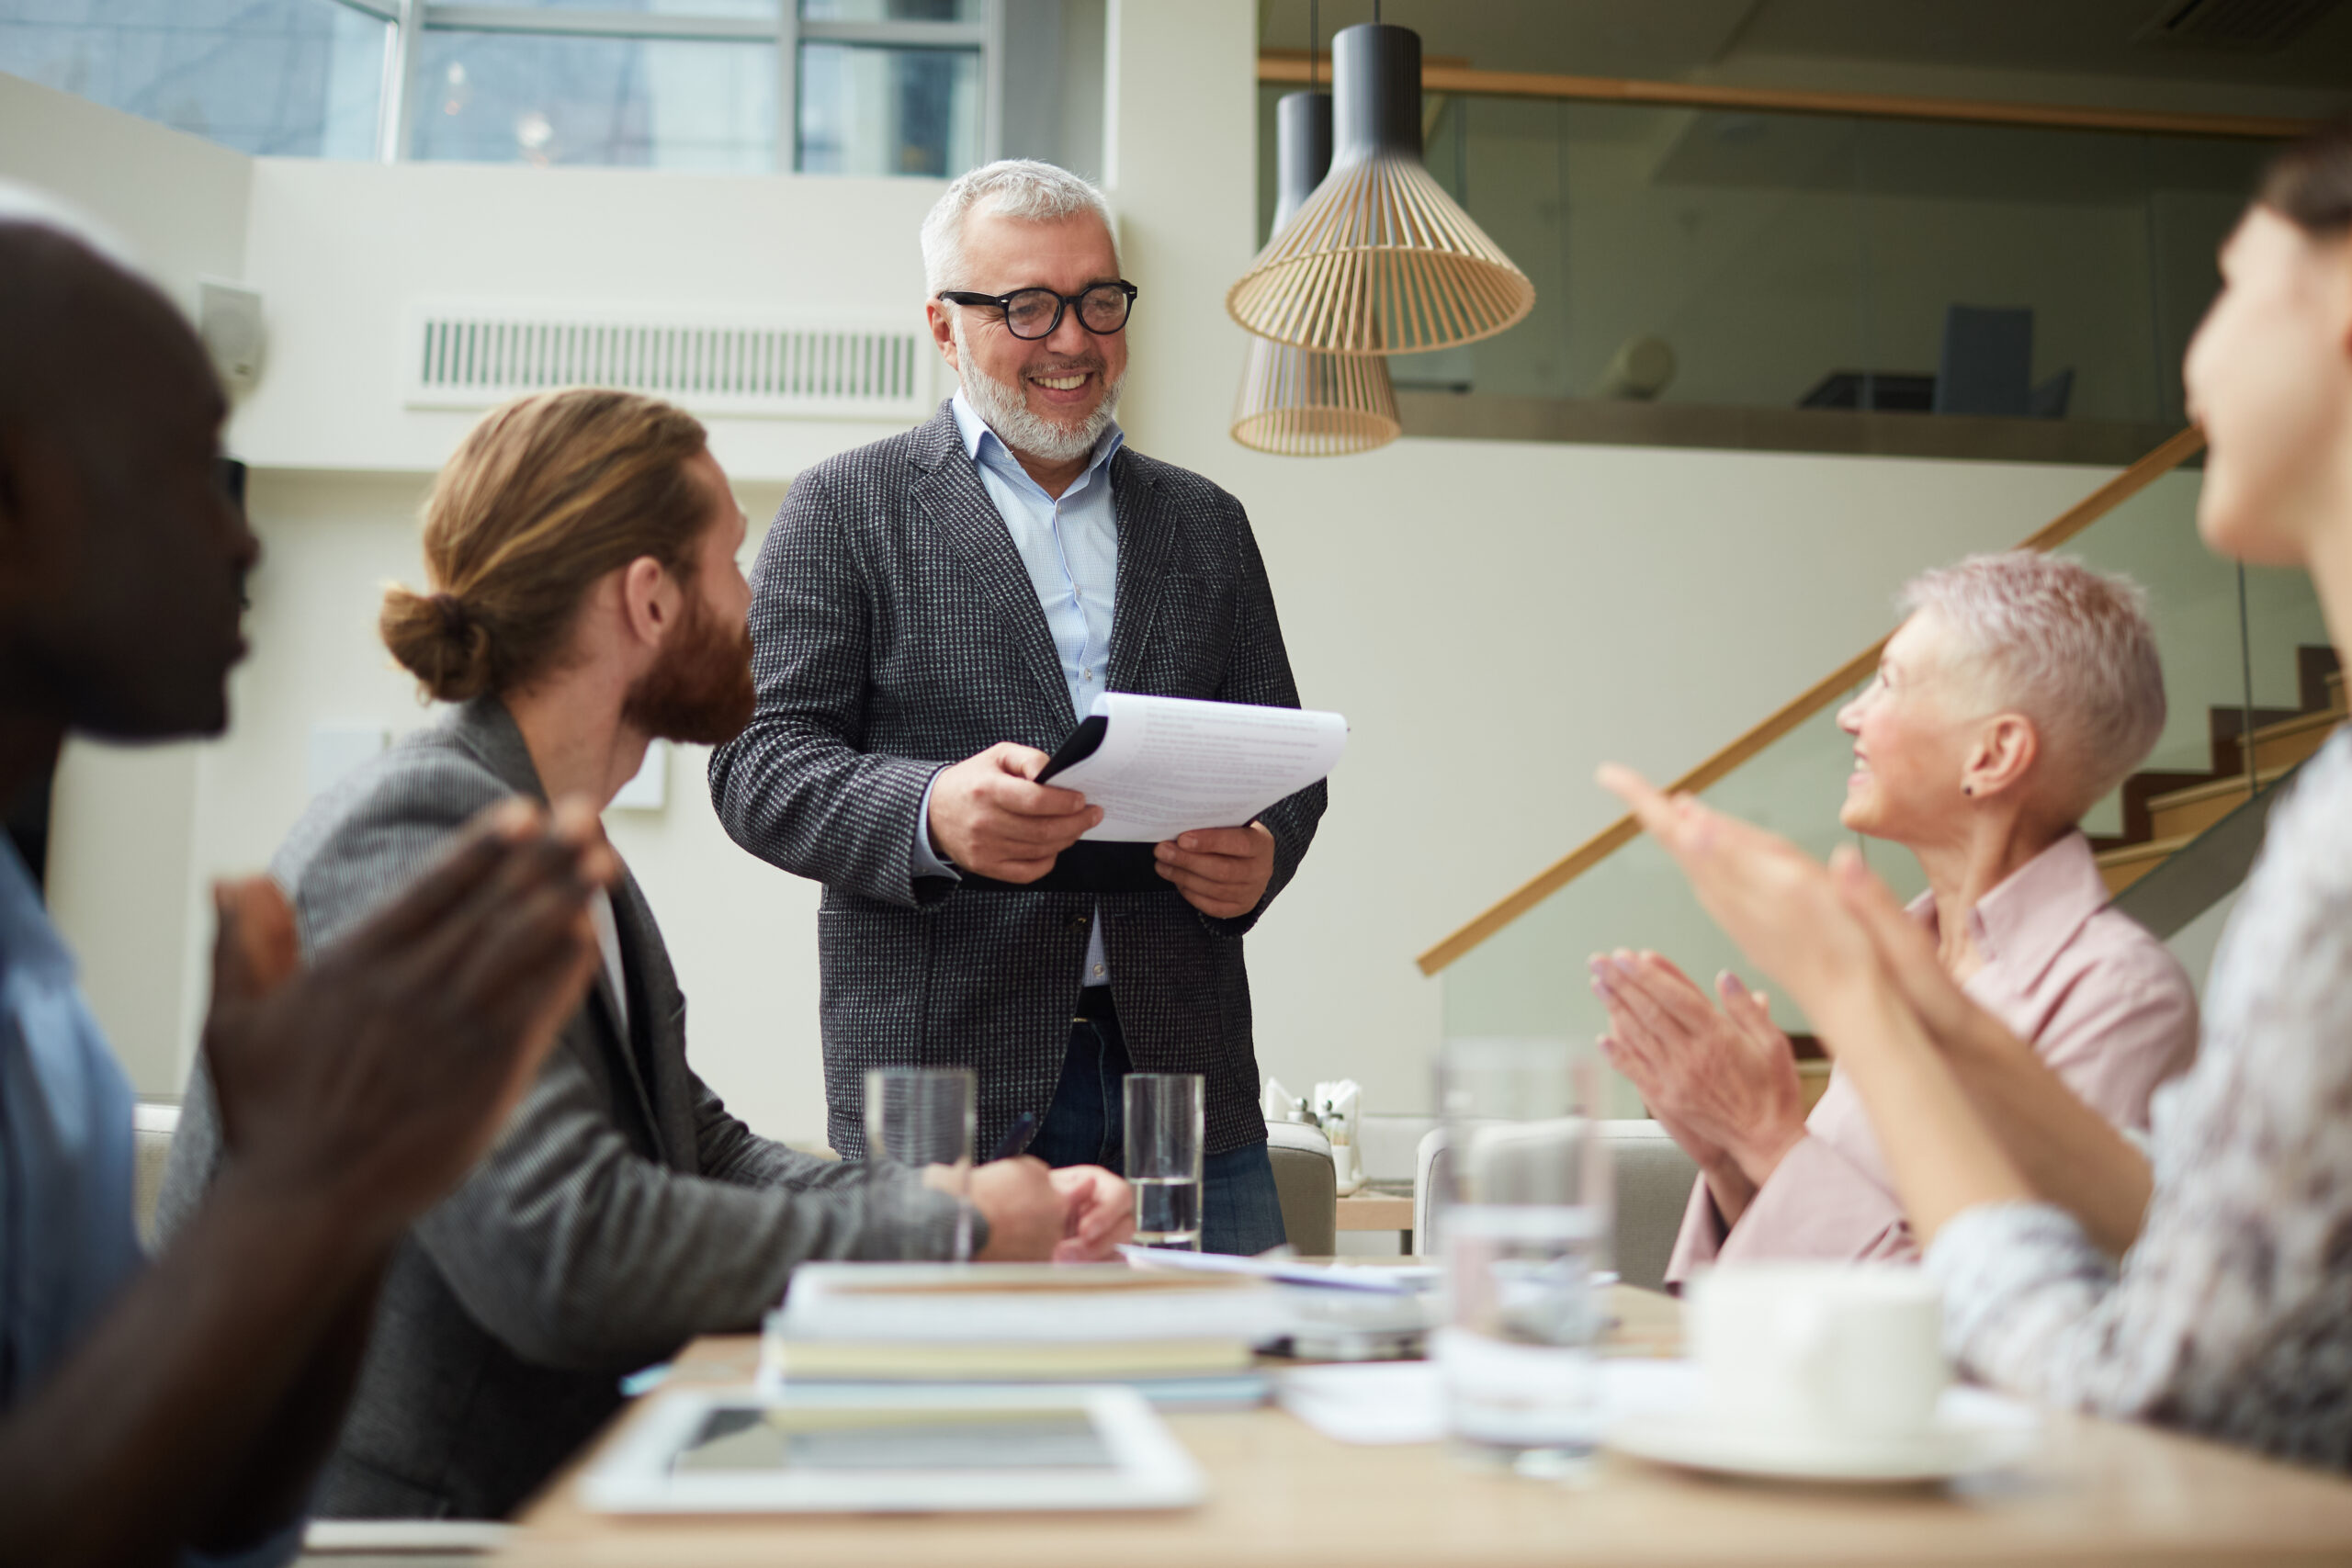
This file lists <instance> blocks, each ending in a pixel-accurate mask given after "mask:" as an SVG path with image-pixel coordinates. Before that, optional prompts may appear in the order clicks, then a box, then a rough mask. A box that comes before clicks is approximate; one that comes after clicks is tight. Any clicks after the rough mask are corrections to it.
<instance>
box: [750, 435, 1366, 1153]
mask: <svg viewBox="0 0 2352 1568" xmlns="http://www.w3.org/2000/svg"><path fill="white" fill-rule="evenodd" d="M1111 483H1112V494H1113V499H1114V507H1115V511H1116V516H1117V520H1118V531H1119V570H1118V601H1117V604H1116V606H1115V610H1114V623H1113V625H1112V628H1111V666H1110V676H1109V685H1110V688H1111V689H1112V690H1114V691H1120V692H1139V693H1147V694H1156V695H1161V696H1173V697H1201V698H1208V699H1213V700H1216V701H1220V702H1235V703H1259V704H1266V705H1278V706H1283V707H1296V706H1297V705H1298V688H1297V685H1296V683H1295V682H1294V681H1293V680H1292V678H1291V671H1290V660H1289V657H1288V656H1287V655H1286V654H1285V653H1284V652H1283V637H1282V628H1281V626H1279V625H1278V624H1277V623H1276V620H1275V617H1274V600H1273V593H1272V590H1271V588H1270V587H1269V586H1268V584H1267V581H1266V569H1265V563H1264V562H1263V561H1262V560H1261V558H1259V554H1258V545H1257V541H1256V539H1255V538H1254V537H1253V536H1252V535H1251V534H1250V519H1249V516H1248V514H1247V513H1244V512H1243V511H1242V508H1241V503H1240V502H1238V501H1236V500H1235V499H1234V498H1233V497H1232V496H1230V495H1227V493H1226V492H1225V491H1222V490H1219V489H1218V488H1217V487H1216V485H1214V484H1211V483H1210V482H1209V481H1208V480H1206V479H1203V478H1201V477H1200V476H1199V475H1197V474H1193V473H1188V472H1186V471H1185V470H1184V469H1182V468H1174V467H1171V466H1170V465H1169V464H1166V463H1162V462H1158V461H1155V460H1154V459H1152V458H1150V457H1143V456H1142V455H1140V454H1138V453H1137V452H1136V451H1135V450H1134V449H1133V448H1132V447H1129V448H1125V449H1123V450H1122V451H1121V452H1120V453H1119V455H1118V456H1117V457H1114V458H1113V459H1112V463H1111ZM752 650H753V651H752V671H753V674H754V676H755V677H756V679H757V682H758V686H759V709H758V713H757V715H756V716H754V717H753V719H752V723H751V726H750V728H747V729H745V730H744V732H743V733H742V734H741V736H740V737H738V738H737V739H734V740H733V741H731V742H729V744H727V745H725V746H722V747H720V748H719V749H718V751H717V752H716V753H715V754H714V755H713V756H712V758H711V761H710V791H711V800H712V803H713V804H714V805H715V806H716V807H718V818H719V820H720V821H721V822H723V823H725V824H726V826H727V830H728V831H729V833H731V834H733V835H734V838H735V841H736V842H737V843H739V844H741V845H742V846H743V847H744V848H745V849H747V850H749V851H751V852H752V853H753V854H755V855H758V856H759V857H760V858H761V859H763V860H765V861H767V862H769V863H772V864H775V865H778V866H781V867H783V868H784V869H785V870H786V871H789V872H793V873H796V874H798V875H801V876H807V877H811V878H814V879H815V880H817V881H820V882H821V883H823V884H824V885H825V893H824V899H823V903H822V906H821V907H820V909H819V912H818V918H817V953H818V963H819V966H820V978H821V993H820V1012H821V1015H822V1020H823V1032H824V1047H825V1089H826V1099H827V1101H828V1104H829V1106H830V1110H831V1121H830V1128H831V1139H832V1145H833V1146H834V1147H835V1148H837V1149H839V1150H841V1151H842V1153H843V1154H844V1155H848V1156H853V1157H854V1156H856V1155H857V1154H858V1153H859V1152H860V1151H862V1150H863V1149H864V1147H865V1125H864V1118H863V1103H864V1078H865V1070H866V1069H867V1068H869V1067H877V1066H946V1065H961V1066H970V1067H972V1068H974V1069H975V1070H976V1071H977V1073H978V1078H979V1085H980V1103H979V1133H978V1141H979V1145H980V1148H981V1149H982V1151H983V1152H985V1151H986V1150H989V1149H991V1148H993V1147H995V1146H996V1145H997V1143H998V1141H999V1139H1000V1138H1001V1137H1002V1135H1003V1134H1004V1133H1005V1132H1006V1130H1007V1129H1008V1128H1010V1127H1011V1126H1012V1123H1013V1122H1014V1121H1015V1120H1016V1119H1017V1118H1018V1117H1019V1116H1021V1114H1022V1113H1023V1112H1024V1111H1026V1112H1033V1113H1035V1114H1036V1115H1037V1116H1038V1117H1039V1118H1040V1119H1041V1120H1042V1119H1043V1117H1044V1115H1045V1112H1046V1108H1047V1107H1048V1106H1049V1105H1050V1104H1051V1103H1052V1100H1053V1095H1054V1087H1055V1084H1056V1082H1057V1079H1058V1077H1059V1076H1060V1072H1061V1064H1062V1056H1063V1054H1064V1052H1065V1050H1066V1048H1067V1046H1068V1043H1069V1025H1070V1016H1071V1009H1072V1006H1073V1005H1074V1004H1075V1003H1076V1001H1077V999H1078V992H1079V987H1080V973H1079V970H1080V964H1081V963H1082V961H1083V960H1084V957H1085V953H1086V945H1087V934H1088V932H1087V924H1088V920H1089V919H1090V918H1091V914H1092V912H1093V910H1094V908H1096V906H1097V903H1098V898H1097V896H1095V895H1093V894H1090V893H1085V892H1040V891H1035V890H1027V891H998V890H982V889H978V888H974V887H970V886H963V885H961V884H958V883H956V882H953V881H950V880H948V879H946V878H943V877H923V878H916V877H915V876H914V875H913V872H912V866H911V861H910V854H911V852H912V849H913V844H914V837H915V832H916V828H917V818H918V817H919V816H920V815H921V811H922V797H923V791H924V789H925V788H926V787H927V786H928V785H929V784H930V783H931V779H932V776H933V774H934V773H938V772H939V771H940V770H941V769H942V768H943V767H945V766H946V765H947V764H949V763H951V762H954V761H958V760H960V759H962V758H965V757H968V756H971V755H973V754H974V753H976V752H978V751H982V750H987V749H988V748H989V746H991V745H994V744H995V743H996V742H998V741H1000V740H1014V741H1019V742H1021V743H1022V744H1023V745H1028V746H1035V747H1036V748H1038V749H1040V750H1048V751H1050V750H1053V749H1054V748H1055V747H1056V746H1057V745H1058V744H1060V742H1061V741H1062V739H1064V738H1065V737H1066V736H1068V735H1069V731H1070V729H1071V728H1073V726H1074V725H1075V723H1076V721H1077V716H1076V715H1075V714H1073V713H1072V712H1071V711H1070V701H1069V685H1068V683H1067V682H1065V681H1064V679H1063V676H1062V669H1061V661H1060V659H1059V657H1058V656H1057V654H1056V652H1055V651H1054V646H1053V639H1052V637H1051V634H1050V633H1049V632H1048V631H1047V629H1046V616H1045V611H1044V610H1043V609H1042V608H1041V607H1040V606H1039V604H1038V603H1037V594H1036V591H1035V588H1034V587H1033V586H1032V585H1031V583H1030V580H1029V574H1028V572H1027V570H1025V569H1024V568H1023V565H1022V562H1021V556H1020V553H1019V551H1018V550H1017V549H1016V548H1015V547H1014V546H1013V542H1012V533H1011V531H1010V530H1009V529H1008V528H1007V527H1006V526H1005V523H1004V519H1003V518H1002V517H1001V516H1000V515H999V514H998V513H997V510H996V507H995V506H994V504H993V503H991V502H989V497H988V492H987V491H984V490H983V489H982V488H981V487H980V480H979V475H978V472H977V471H976V470H975V468H974V467H973V465H972V461H971V459H970V458H969V457H967V456H966V454H965V451H964V447H963V443H962V441H961V439H960V438H959V436H958V434H957V432H956V421H955V417H954V415H953V414H952V413H951V412H949V411H948V409H947V407H946V405H944V404H943V405H941V408H940V411H939V412H938V414H937V415H936V416H935V417H933V419H931V420H930V421H929V422H927V423H923V424H922V425H919V426H917V427H916V428H915V429H913V430H911V431H909V432H908V433H907V434H903V435H899V436H894V437H892V438H891V439H889V440H888V441H879V442H876V443H875V444H874V445H872V446H863V447H860V448H858V449H857V450H856V451H854V452H846V453H842V455H840V456H838V457H831V458H828V459H827V460H825V461H824V462H822V463H820V464H818V465H816V466H815V467H814V468H809V469H808V470H807V471H805V472H803V473H802V474H801V475H800V477H799V478H798V479H796V480H794V481H793V485H792V490H791V492H790V493H789V494H788V495H786V498H785V502H784V508H783V510H782V511H781V512H779V513H777V515H776V520H775V526H774V527H773V528H771V529H770V530H769V532H768V536H767V540H766V542H765V543H764V544H763V545H762V546H761V547H760V556H759V561H758V564H757V565H756V566H755V567H754V568H753V570H752ZM1324 800H1325V791H1324V786H1323V785H1322V784H1315V785H1313V786H1312V787H1310V788H1307V789H1304V790H1301V791H1300V792H1299V793H1298V794H1296V795H1292V796H1291V797H1289V798H1288V799H1286V800H1284V801H1283V802H1281V803H1280V804H1279V805H1277V806H1275V807H1272V809H1270V810H1269V811H1267V812H1266V813H1265V814H1264V818H1263V819H1264V821H1265V824H1266V826H1267V828H1268V829H1270V830H1271V831H1272V834H1273V836H1274V843H1275V854H1274V874H1273V880H1272V882H1271V883H1270V884H1269V885H1268V886H1267V888H1266V896H1265V898H1264V900H1262V901H1261V903H1260V904H1259V906H1258V908H1256V909H1254V910H1252V911H1250V913H1249V914H1247V915H1244V916H1240V917H1238V918H1237V919H1229V920H1220V919H1210V918H1209V917H1207V916H1205V915H1203V914H1201V913H1200V912H1199V911H1197V910H1195V909H1194V908H1193V907H1192V906H1191V905H1189V904H1187V903H1185V902H1184V901H1183V899H1182V897H1180V896H1179V895H1178V894H1177V893H1176V892H1175V890H1174V889H1173V888H1166V889H1162V890H1159V891H1153V892H1144V893H1118V894H1105V895H1102V896H1101V897H1100V898H1099V903H1100V907H1101V908H1102V912H1103V922H1104V923H1103V948H1104V953H1105V955H1106V956H1107V958H1108V959H1109V961H1110V965H1111V985H1112V989H1113V992H1114V996H1115V998H1116V1002H1117V1006H1118V1012H1119V1020H1120V1022H1121V1024H1122V1025H1123V1027H1124V1029H1125V1035H1126V1044H1127V1050H1128V1053H1129V1055H1130V1056H1131V1057H1132V1058H1133V1060H1134V1064H1135V1066H1136V1070H1137V1071H1140V1072H1198V1073H1202V1074H1204V1075H1206V1077H1207V1082H1208V1129H1207V1134H1208V1135H1207V1146H1208V1152H1210V1153H1213V1154H1215V1153H1222V1152H1224V1151H1226V1150H1228V1149H1234V1148H1239V1147H1242V1146H1244V1145H1249V1144H1253V1143H1261V1142H1263V1141H1264V1139H1265V1135H1266V1130H1265V1124H1264V1122H1263V1121H1262V1120H1261V1117H1260V1113H1259V1111H1258V1102H1259V1093H1258V1065H1257V1058H1256V1055H1255V1052H1254V1050H1253V1048H1252V1043H1251V1037H1250V980H1249V976H1248V974H1247V972H1246V971H1245V969H1244V968H1243V964H1242V940H1241V939H1242V936H1243V934H1244V933H1245V932H1247V931H1249V930H1250V927H1251V926H1252V925H1253V924H1255V923H1256V921H1257V919H1258V917H1259V915H1260V914H1261V913H1263V912H1264V910H1265V908H1266V905H1267V904H1268V903H1271V902H1272V900H1273V898H1274V897H1275V896H1276V895H1277V894H1279V893H1280V892H1281V891H1282V889H1283V886H1286V885H1287V884H1288V883H1289V881H1290V879H1291V877H1292V876H1293V875H1294V874H1296V872H1297V870H1298V865H1299V862H1300V860H1301V859H1302V858H1303V857H1304V856H1305V855H1306V847H1307V844H1308V843H1309V842H1310V841H1311V840H1313V838H1314V836H1315V825H1316V822H1317V819H1318V818H1321V816H1322V814H1323V807H1324Z"/></svg>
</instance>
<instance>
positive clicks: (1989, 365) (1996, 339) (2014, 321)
mask: <svg viewBox="0 0 2352 1568" xmlns="http://www.w3.org/2000/svg"><path fill="white" fill-rule="evenodd" d="M2032 398H2033V311H2032V310H2030V309H2017V310H1988V309H1986V308H1985V307H1984V306H1980V305H1949V306H1946V307H1945V308H1944V349H1943V357H1942V358H1941V359H1940V360H1939V362H1938V363H1937V366H1936V412H1938V413H1973V414H1996V415H1999V416H2000V417H2002V418H2005V419H2024V418H2026V417H2027V416H2028V415H2029V414H2030V412H2032Z"/></svg>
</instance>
